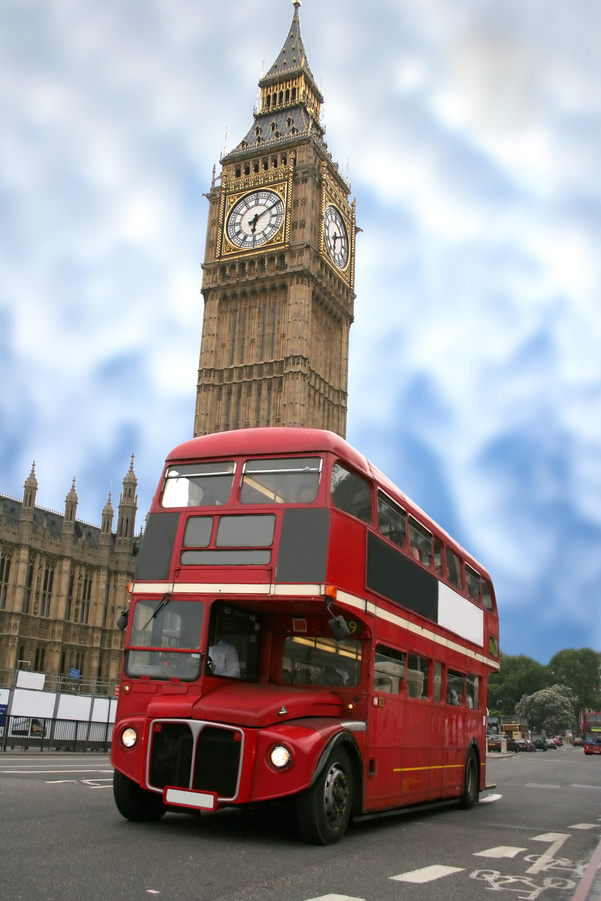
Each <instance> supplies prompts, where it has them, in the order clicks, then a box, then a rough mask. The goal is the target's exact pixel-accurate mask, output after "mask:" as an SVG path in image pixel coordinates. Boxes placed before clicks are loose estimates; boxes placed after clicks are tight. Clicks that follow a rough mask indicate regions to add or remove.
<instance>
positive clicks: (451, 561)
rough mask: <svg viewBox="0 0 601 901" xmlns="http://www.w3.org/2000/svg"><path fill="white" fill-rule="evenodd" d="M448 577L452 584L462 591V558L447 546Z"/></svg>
mask: <svg viewBox="0 0 601 901" xmlns="http://www.w3.org/2000/svg"><path fill="white" fill-rule="evenodd" d="M447 578H448V580H449V582H450V584H451V585H453V586H454V587H455V588H458V589H459V590H460V591H461V560H460V559H459V557H458V556H457V554H454V553H453V551H451V550H449V548H447Z"/></svg>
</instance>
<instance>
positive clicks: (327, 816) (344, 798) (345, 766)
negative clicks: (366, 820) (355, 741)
mask: <svg viewBox="0 0 601 901" xmlns="http://www.w3.org/2000/svg"><path fill="white" fill-rule="evenodd" d="M352 804H353V776H352V767H351V762H350V760H349V756H348V754H347V752H346V751H345V750H344V748H342V747H340V746H339V747H337V748H334V750H333V751H332V753H331V754H330V756H329V758H328V762H327V763H326V765H325V767H324V768H323V770H322V772H321V773H320V775H319V777H318V778H317V780H316V781H315V783H314V784H313V785H312V786H311V788H308V789H307V790H306V791H304V792H303V793H302V794H301V795H299V796H298V798H297V800H296V816H297V820H298V827H299V830H300V834H301V838H302V839H303V840H304V841H306V842H310V843H311V844H313V845H333V844H334V843H335V842H337V841H340V839H341V838H342V836H343V835H344V833H345V831H346V827H347V826H348V821H349V819H350V815H351V807H352Z"/></svg>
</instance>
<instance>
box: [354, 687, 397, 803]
mask: <svg viewBox="0 0 601 901" xmlns="http://www.w3.org/2000/svg"><path fill="white" fill-rule="evenodd" d="M404 708H405V705H404V701H403V699H402V698H401V696H400V695H394V694H385V693H380V692H377V693H374V695H373V698H372V704H371V706H370V709H369V714H368V726H367V744H368V751H367V757H368V767H367V772H366V774H365V775H366V778H365V805H364V806H365V809H366V810H381V809H386V808H387V807H396V806H397V805H398V804H400V803H401V766H402V756H401V755H402V752H401V748H402V745H403V735H404V723H403V714H404Z"/></svg>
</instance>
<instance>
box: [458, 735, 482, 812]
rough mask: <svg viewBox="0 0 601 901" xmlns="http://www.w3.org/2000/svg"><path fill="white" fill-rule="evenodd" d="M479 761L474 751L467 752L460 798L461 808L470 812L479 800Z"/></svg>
mask: <svg viewBox="0 0 601 901" xmlns="http://www.w3.org/2000/svg"><path fill="white" fill-rule="evenodd" d="M479 776H480V774H479V772H478V759H477V757H476V754H475V752H474V750H473V749H471V750H469V751H468V752H467V757H466V759H465V769H464V771H463V792H462V793H461V795H460V796H459V806H460V807H462V808H463V809H464V810H470V809H471V808H472V807H473V806H474V804H475V803H476V801H477V800H478V795H479V787H480V779H479Z"/></svg>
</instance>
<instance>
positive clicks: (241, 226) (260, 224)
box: [226, 191, 284, 250]
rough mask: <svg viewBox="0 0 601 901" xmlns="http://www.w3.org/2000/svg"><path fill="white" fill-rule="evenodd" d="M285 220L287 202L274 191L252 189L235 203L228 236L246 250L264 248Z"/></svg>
mask: <svg viewBox="0 0 601 901" xmlns="http://www.w3.org/2000/svg"><path fill="white" fill-rule="evenodd" d="M283 221H284V201H283V200H282V198H281V197H280V195H279V194H276V193H275V191H252V192H251V193H250V194H245V196H244V197H242V198H241V199H240V200H239V201H238V202H237V203H236V204H234V206H233V208H232V211H231V213H230V214H229V216H228V220H227V226H226V231H227V236H228V238H229V240H230V241H231V242H232V244H235V245H236V247H240V248H242V249H243V250H253V248H255V247H261V245H262V244H265V243H266V242H267V241H269V240H270V238H273V236H274V235H275V233H276V232H277V230H278V229H279V227H280V226H281V224H282V222H283Z"/></svg>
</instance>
